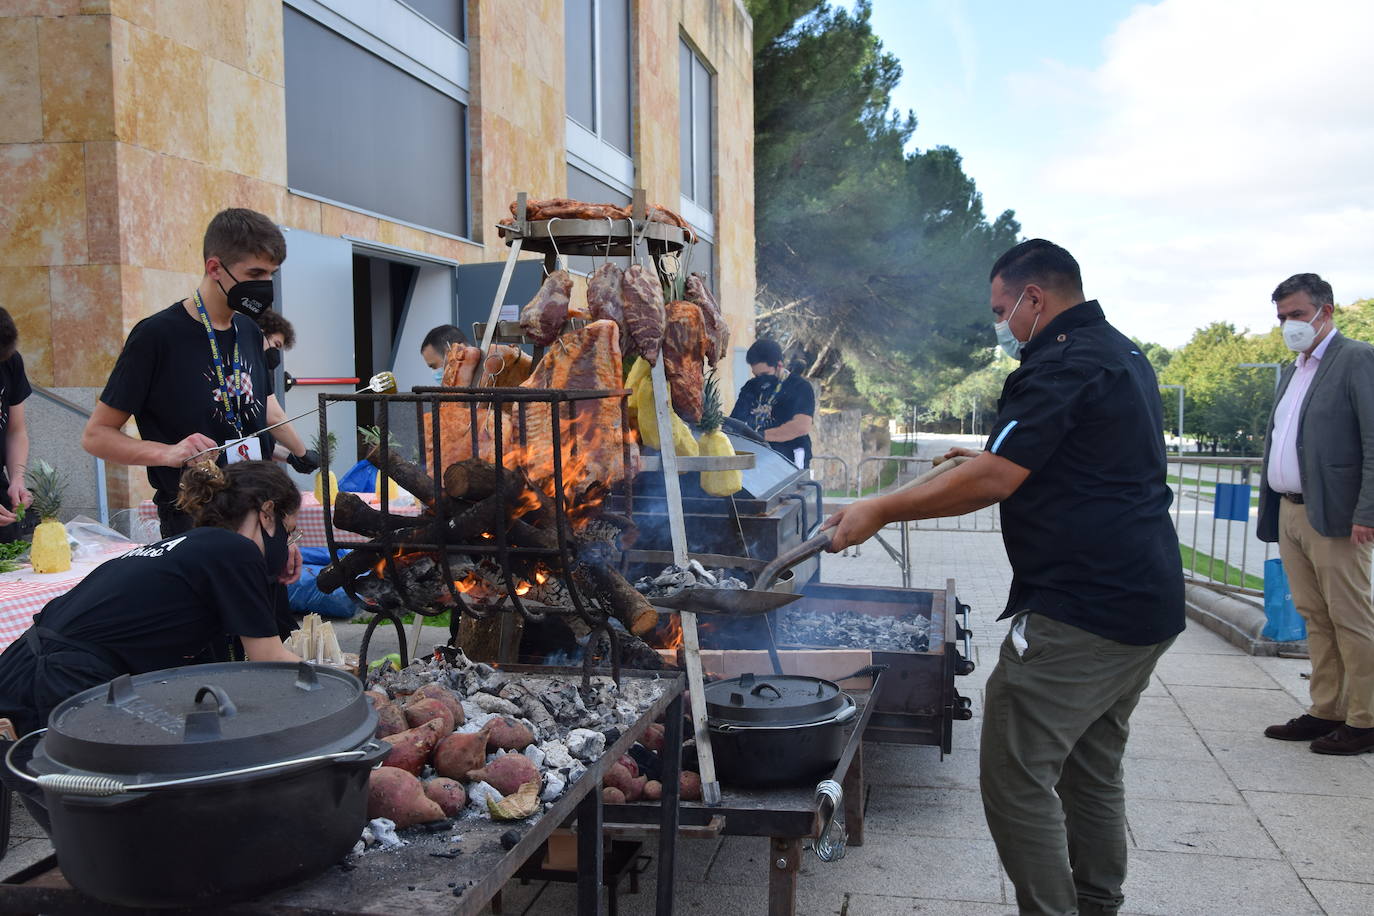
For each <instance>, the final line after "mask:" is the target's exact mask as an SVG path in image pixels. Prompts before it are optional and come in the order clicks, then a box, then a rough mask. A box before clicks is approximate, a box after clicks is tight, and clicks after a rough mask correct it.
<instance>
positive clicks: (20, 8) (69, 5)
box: [5, 0, 83, 19]
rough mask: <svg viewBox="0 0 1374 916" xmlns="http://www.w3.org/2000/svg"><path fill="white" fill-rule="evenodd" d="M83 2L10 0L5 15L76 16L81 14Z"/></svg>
mask: <svg viewBox="0 0 1374 916" xmlns="http://www.w3.org/2000/svg"><path fill="white" fill-rule="evenodd" d="M82 5H83V0H8V2H7V3H6V4H5V15H6V16H13V17H14V18H16V19H17V18H19V17H21V16H76V15H78V14H79V13H80V12H81V7H82Z"/></svg>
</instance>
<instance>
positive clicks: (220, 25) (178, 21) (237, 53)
mask: <svg viewBox="0 0 1374 916" xmlns="http://www.w3.org/2000/svg"><path fill="white" fill-rule="evenodd" d="M245 25H246V14H245V7H244V0H215V2H214V3H207V4H199V3H189V4H188V3H186V2H184V0H157V26H156V28H157V31H159V32H160V33H162V34H163V35H165V36H166V37H167V38H170V39H171V40H172V41H175V42H177V43H178V44H181V45H184V46H185V47H187V48H190V49H193V50H194V51H196V52H197V53H198V54H204V55H206V56H208V57H210V58H213V59H215V60H220V61H223V62H225V63H227V64H230V65H231V66H234V67H238V68H240V69H243V68H244V67H245V66H246V65H247V62H248V38H247V34H246V31H245Z"/></svg>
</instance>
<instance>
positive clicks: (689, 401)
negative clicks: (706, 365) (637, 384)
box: [663, 299, 706, 423]
mask: <svg viewBox="0 0 1374 916" xmlns="http://www.w3.org/2000/svg"><path fill="white" fill-rule="evenodd" d="M702 311H703V310H702V309H701V308H700V307H699V306H697V305H695V304H694V303H691V302H685V301H683V300H681V299H678V300H675V301H673V302H669V303H668V306H667V309H666V312H667V316H668V324H667V327H666V328H665V329H664V332H663V370H664V372H665V373H666V374H667V376H668V390H669V392H670V393H671V394H672V396H673V410H675V411H677V413H678V415H679V416H680V417H682V418H683V419H684V420H691V421H692V422H693V423H699V422H701V408H702V402H703V398H704V392H705V390H706V383H705V379H704V378H703V377H702V371H703V367H702V361H703V360H704V359H705V358H706V322H705V320H704V319H703V317H702Z"/></svg>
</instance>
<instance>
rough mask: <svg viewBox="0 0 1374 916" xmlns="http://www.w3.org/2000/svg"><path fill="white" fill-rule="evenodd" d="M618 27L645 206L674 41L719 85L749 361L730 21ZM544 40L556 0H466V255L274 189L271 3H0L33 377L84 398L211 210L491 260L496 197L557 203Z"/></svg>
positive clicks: (678, 6)
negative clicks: (682, 42)
mask: <svg viewBox="0 0 1374 916" xmlns="http://www.w3.org/2000/svg"><path fill="white" fill-rule="evenodd" d="M632 21H633V29H634V40H633V47H634V48H635V49H636V51H635V53H636V59H635V60H634V61H633V62H632V64H633V67H634V70H635V76H634V79H635V96H634V101H635V106H634V108H635V124H634V140H633V142H634V146H635V150H636V153H635V157H636V161H637V165H638V171H639V175H640V182H641V183H642V184H643V185H644V186H645V187H646V188H647V189H648V192H649V198H650V200H652V201H655V202H662V203H664V204H666V205H667V206H670V207H673V208H674V209H676V202H677V200H678V196H679V179H678V75H677V74H678V63H677V62H678V38H679V35H685V36H687V38H688V40H689V42H690V43H691V44H692V45H693V46H694V47H695V48H696V49H697V50H698V52H699V53H700V54H701V56H702V57H703V59H704V60H705V61H706V62H707V64H708V66H710V67H711V68H712V70H713V71H714V72H715V74H716V100H715V104H716V133H717V150H716V156H715V199H716V202H717V203H716V234H717V257H718V264H719V272H718V273H719V281H718V286H719V289H718V290H717V294H718V297H719V298H720V301H721V304H722V306H723V308H724V309H725V311H726V314H727V315H728V316H729V320H730V324H731V329H732V332H733V336H734V340H735V342H736V343H740V344H747V343H748V342H749V340H751V339H752V336H753V327H752V324H753V318H752V315H753V297H754V242H753V110H752V99H753V88H752V87H753V82H752V56H751V47H752V46H751V31H750V30H751V26H750V23H749V20H748V17H747V15H746V14H745V13H744V11H743V8H742V5H741V4H740V3H739V2H738V0H633V2H632ZM562 23H563V3H562V0H468V26H469V36H468V39H469V40H468V46H469V49H470V52H471V80H470V84H471V106H470V109H469V123H470V143H471V157H472V183H471V188H470V192H469V193H470V194H471V196H472V211H473V227H472V232H471V234H472V236H473V239H474V241H475V242H476V243H470V242H464V241H458V240H455V239H451V238H448V237H445V236H441V235H436V234H433V233H428V232H424V231H422V230H418V229H414V228H411V227H408V226H403V225H400V224H398V223H394V222H391V221H388V220H385V219H379V218H376V217H372V216H368V215H365V214H361V213H357V212H355V211H352V210H348V209H345V208H342V207H337V206H332V205H329V204H322V203H320V202H317V201H314V200H310V199H308V198H303V197H300V196H298V195H294V194H291V193H289V192H288V191H287V189H286V178H287V175H286V93H285V86H284V72H285V67H284V56H283V35H282V6H281V2H280V0H6V2H4V3H3V4H0V86H3V87H4V92H3V93H0V305H3V306H4V307H6V308H8V309H9V310H10V312H11V314H13V315H14V317H15V320H16V323H17V324H18V325H19V329H20V334H21V348H22V351H23V353H24V356H25V360H26V362H27V364H28V366H29V371H30V374H31V376H32V378H33V381H34V382H35V383H37V384H40V385H47V386H60V387H95V388H99V387H101V386H103V385H104V382H105V379H106V378H107V376H108V374H109V371H110V368H111V367H112V366H113V364H114V359H115V357H116V356H117V355H118V353H119V350H120V347H121V346H122V344H123V340H124V338H125V336H126V335H127V333H128V331H129V329H130V328H132V326H133V325H134V323H136V322H137V321H138V320H140V319H141V318H143V317H145V316H147V315H149V314H151V313H152V312H154V311H157V310H158V309H161V308H164V307H166V306H167V305H170V304H171V303H172V302H174V301H176V300H178V299H180V298H182V297H184V296H185V295H186V294H187V293H188V292H189V291H190V290H191V289H192V288H193V287H194V285H195V284H196V283H197V282H198V279H199V277H200V275H201V270H202V267H203V263H202V259H201V252H200V242H201V236H202V233H203V231H204V228H205V225H206V223H208V222H209V219H210V217H211V216H213V215H214V213H215V212H216V211H218V210H220V209H222V208H224V207H233V206H239V207H252V208H253V209H256V210H260V211H262V212H264V213H267V214H268V215H270V216H272V217H274V218H275V219H277V220H279V221H280V222H281V223H282V224H284V225H287V226H291V227H293V228H298V229H304V230H307V231H310V232H317V233H322V234H325V235H350V236H354V237H357V238H364V239H372V240H375V241H378V242H382V243H384V244H389V245H395V246H399V247H402V248H407V249H411V250H415V251H421V252H426V253H430V254H436V255H441V256H444V257H448V258H452V259H454V260H457V261H459V262H460V263H461V262H473V261H479V260H491V259H499V258H502V257H504V256H505V253H506V249H505V246H504V245H501V244H496V243H493V244H489V245H486V246H483V245H481V244H480V242H481V241H482V240H483V239H487V238H493V233H491V232H490V230H489V227H491V226H492V224H494V223H495V222H496V221H497V220H498V219H500V218H501V217H502V216H504V215H505V213H506V205H507V203H508V202H509V201H510V199H511V198H512V196H513V195H514V193H515V192H516V191H519V190H527V191H529V192H531V193H532V194H536V195H562V194H565V193H566V190H567V165H566V162H567V159H566V155H565V140H564V123H565V122H564V119H565V113H566V101H565V94H564V90H563V80H564V57H563V40H562ZM727 374H728V366H727ZM735 387H736V385H735V383H734V380H733V379H729V378H727V379H726V380H725V385H724V386H723V388H724V390H726V391H730V392H733V391H734V389H735ZM133 478H134V481H135V482H134V483H133V486H134V487H135V489H136V488H137V486H138V484H137V481H138V480H141V479H142V473H141V471H140V472H137V473H135V474H134V475H133ZM126 482H127V481H124V480H113V481H112V484H113V487H114V490H115V492H116V493H119V492H122V491H123V488H124V486H125V484H126ZM127 498H129V499H132V498H134V497H133V495H130V496H128V497H127Z"/></svg>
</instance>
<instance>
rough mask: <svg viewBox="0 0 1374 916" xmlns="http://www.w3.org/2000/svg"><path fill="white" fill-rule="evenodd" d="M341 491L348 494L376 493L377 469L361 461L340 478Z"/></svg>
mask: <svg viewBox="0 0 1374 916" xmlns="http://www.w3.org/2000/svg"><path fill="white" fill-rule="evenodd" d="M339 489H340V490H343V491H345V492H348V493H376V492H377V469H376V468H374V467H373V466H372V465H370V464H368V463H367V462H366V461H359V462H358V463H357V464H355V465H353V467H351V468H349V469H348V472H347V473H345V474H344V475H343V476H342V477H340V478H339Z"/></svg>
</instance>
